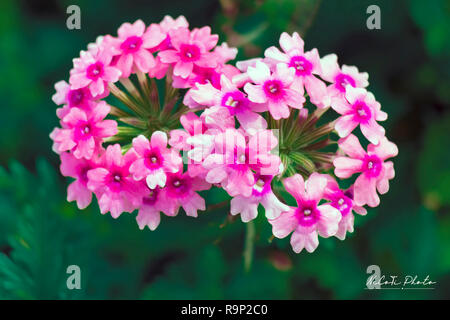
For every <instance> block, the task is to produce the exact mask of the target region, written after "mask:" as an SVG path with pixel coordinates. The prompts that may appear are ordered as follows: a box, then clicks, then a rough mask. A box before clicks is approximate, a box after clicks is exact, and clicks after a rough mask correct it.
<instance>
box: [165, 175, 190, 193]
mask: <svg viewBox="0 0 450 320" xmlns="http://www.w3.org/2000/svg"><path fill="white" fill-rule="evenodd" d="M168 180H169V181H168V182H167V184H166V185H167V188H168V190H167V191H168V192H169V193H170V195H172V196H173V197H182V196H184V195H185V194H186V193H187V192H188V191H189V188H190V187H189V181H188V179H186V178H185V177H183V176H174V177H169V179H168Z"/></svg>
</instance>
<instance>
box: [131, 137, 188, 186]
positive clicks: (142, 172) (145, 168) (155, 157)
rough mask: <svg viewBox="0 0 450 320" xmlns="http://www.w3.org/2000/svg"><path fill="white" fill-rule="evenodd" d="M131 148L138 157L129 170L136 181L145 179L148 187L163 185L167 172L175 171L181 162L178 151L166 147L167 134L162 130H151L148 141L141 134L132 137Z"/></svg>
mask: <svg viewBox="0 0 450 320" xmlns="http://www.w3.org/2000/svg"><path fill="white" fill-rule="evenodd" d="M132 150H134V151H135V152H136V154H137V156H138V157H137V159H136V160H135V161H134V162H133V163H132V164H131V166H130V172H131V174H132V175H133V178H134V179H135V180H137V181H139V180H143V179H145V180H146V182H147V186H148V187H149V188H150V189H155V187H156V186H157V185H159V186H160V187H161V188H162V187H164V185H165V184H166V179H167V172H177V171H178V169H179V167H180V165H181V164H182V160H181V157H180V155H179V153H178V151H176V150H175V149H168V148H167V135H166V134H165V133H164V132H162V131H155V132H153V134H152V136H151V139H150V141H148V139H147V138H146V137H144V136H143V135H140V136H138V137H136V138H134V139H133V149H132Z"/></svg>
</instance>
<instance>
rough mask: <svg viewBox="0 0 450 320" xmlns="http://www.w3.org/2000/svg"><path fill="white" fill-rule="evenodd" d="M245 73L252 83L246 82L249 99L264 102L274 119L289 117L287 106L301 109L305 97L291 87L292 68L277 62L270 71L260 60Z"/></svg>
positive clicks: (293, 72) (293, 71)
mask: <svg viewBox="0 0 450 320" xmlns="http://www.w3.org/2000/svg"><path fill="white" fill-rule="evenodd" d="M247 73H248V75H249V77H250V79H251V80H252V81H253V83H254V84H251V83H246V84H245V86H244V90H245V92H246V93H247V94H248V98H249V99H250V101H252V102H255V103H263V104H266V105H267V107H268V109H269V111H270V114H271V115H272V117H273V118H274V119H275V120H279V119H281V118H288V117H289V107H288V106H290V107H292V108H296V109H301V108H302V107H303V103H304V102H305V98H304V97H303V95H302V94H301V93H299V92H296V91H295V90H293V89H292V88H291V84H292V82H293V81H294V74H295V70H294V68H288V67H287V66H286V65H285V64H282V63H280V64H277V66H276V71H275V72H273V73H271V72H270V69H269V67H268V66H267V65H266V64H265V63H263V62H260V61H257V62H256V65H255V67H251V66H250V67H248V69H247Z"/></svg>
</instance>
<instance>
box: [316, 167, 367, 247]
mask: <svg viewBox="0 0 450 320" xmlns="http://www.w3.org/2000/svg"><path fill="white" fill-rule="evenodd" d="M325 176H326V177H327V180H328V183H327V186H326V188H325V192H324V194H323V197H324V199H326V200H329V201H330V205H331V206H333V207H335V208H336V209H338V210H339V212H340V213H341V216H342V219H341V221H339V227H338V231H337V232H336V235H335V236H336V238H338V239H340V240H344V239H345V235H346V233H347V232H350V233H351V232H353V223H354V220H355V217H354V215H353V211H355V212H356V213H358V214H360V215H365V214H367V210H366V209H364V208H363V207H360V206H357V205H356V204H355V202H354V201H353V187H350V188H349V189H348V190H346V191H343V190H341V189H340V188H339V185H338V183H337V182H336V180H334V179H333V178H332V177H331V176H329V175H325Z"/></svg>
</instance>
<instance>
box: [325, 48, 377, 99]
mask: <svg viewBox="0 0 450 320" xmlns="http://www.w3.org/2000/svg"><path fill="white" fill-rule="evenodd" d="M320 63H321V65H322V74H321V77H322V79H324V80H326V81H328V82H331V83H332V84H331V85H330V86H328V94H329V95H330V97H335V96H338V97H344V95H345V87H346V86H347V85H350V86H352V87H353V88H365V87H367V86H368V85H369V82H368V79H369V75H368V74H367V72H361V73H360V72H359V71H358V68H357V67H354V66H346V65H345V64H344V65H342V68H339V65H338V63H337V56H336V55H335V54H329V55H326V56H325V57H323V58H322V59H321V60H320Z"/></svg>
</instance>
